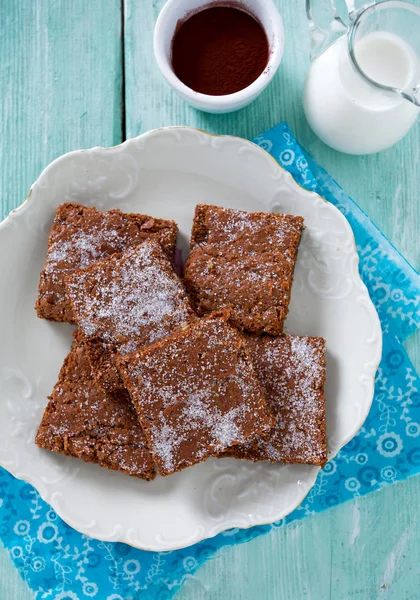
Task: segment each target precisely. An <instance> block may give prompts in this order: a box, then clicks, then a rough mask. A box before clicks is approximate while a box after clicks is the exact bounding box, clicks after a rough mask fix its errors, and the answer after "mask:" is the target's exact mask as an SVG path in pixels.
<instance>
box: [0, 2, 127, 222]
mask: <svg viewBox="0 0 420 600" xmlns="http://www.w3.org/2000/svg"><path fill="white" fill-rule="evenodd" d="M120 10H121V8H120V2H119V0H89V2H86V1H85V0H71V1H70V2H69V1H68V0H54V1H53V0H51V1H50V0H41V1H36V2H28V1H27V0H2V1H1V2H0V23H1V25H0V27H1V35H0V56H1V62H0V164H1V173H2V176H1V177H0V198H1V214H0V218H2V217H3V216H5V215H6V214H7V213H8V212H9V211H10V210H11V209H12V208H15V207H16V206H18V205H19V204H21V203H22V202H23V201H24V199H25V197H26V196H27V194H28V192H29V188H30V185H31V184H32V182H33V181H34V180H35V179H36V178H37V177H38V175H39V173H40V171H41V170H42V169H43V168H44V167H45V166H46V165H47V164H48V163H49V162H51V160H53V159H54V158H56V157H57V156H60V154H63V153H64V152H68V151H69V150H75V149H77V148H84V147H90V146H95V145H104V146H111V145H114V144H117V143H119V142H120V141H121V46H122V44H121V12H120Z"/></svg>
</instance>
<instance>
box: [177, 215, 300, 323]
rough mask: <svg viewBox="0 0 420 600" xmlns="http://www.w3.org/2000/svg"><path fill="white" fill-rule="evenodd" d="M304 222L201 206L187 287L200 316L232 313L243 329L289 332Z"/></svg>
mask: <svg viewBox="0 0 420 600" xmlns="http://www.w3.org/2000/svg"><path fill="white" fill-rule="evenodd" d="M302 229H303V218H302V217H294V216H291V215H279V214H269V213H248V212H244V211H239V210H231V209H226V208H219V207H217V206H207V205H205V204H199V205H198V206H197V207H196V210H195V216H194V223H193V228H192V236H191V252H190V255H189V257H188V259H187V262H186V265H185V284H186V286H187V290H188V291H189V293H190V295H191V297H192V300H193V302H194V304H195V308H196V311H197V313H198V314H199V315H203V314H205V313H207V312H209V311H213V310H219V309H223V308H226V307H230V308H231V323H232V324H233V325H234V326H235V327H237V328H238V329H241V330H246V331H250V332H255V333H263V332H267V333H270V334H273V335H278V334H279V333H281V332H282V330H283V323H284V320H285V318H286V315H287V311H288V306H289V300H290V293H291V289H292V282H293V271H294V266H295V262H296V256H297V250H298V246H299V241H300V237H301V233H302Z"/></svg>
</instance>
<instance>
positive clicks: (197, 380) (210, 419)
mask: <svg viewBox="0 0 420 600" xmlns="http://www.w3.org/2000/svg"><path fill="white" fill-rule="evenodd" d="M226 320H227V315H225V316H210V317H209V318H207V319H203V320H201V321H199V322H197V323H193V324H191V325H189V326H186V327H185V329H183V330H180V331H177V332H176V333H175V334H173V335H172V336H171V337H168V338H166V339H165V340H162V341H161V342H158V343H157V344H154V345H153V346H149V347H148V348H146V349H144V350H143V351H140V352H137V353H134V354H131V355H129V356H125V357H123V358H121V359H120V360H119V364H120V369H121V372H122V376H123V379H124V383H125V385H126V387H127V389H128V391H129V392H130V396H131V399H132V401H133V404H134V406H135V408H136V410H137V411H138V414H139V418H140V422H141V424H142V426H143V430H144V432H145V435H146V437H147V440H148V443H149V447H150V449H151V452H152V454H153V458H154V460H155V463H156V465H157V469H158V472H159V473H160V474H161V475H170V474H172V473H175V472H176V471H179V470H181V469H184V468H186V467H188V466H191V465H194V464H196V463H198V462H201V461H202V460H204V459H206V458H207V457H208V456H210V455H212V454H217V453H218V452H220V451H222V450H225V449H226V448H228V447H230V446H234V445H235V444H241V443H242V444H243V443H244V442H246V440H248V439H250V438H252V437H255V435H257V434H261V435H264V434H267V433H268V432H269V431H270V429H271V426H272V424H273V419H272V416H271V415H270V414H269V412H268V410H267V405H266V402H265V400H264V397H263V395H262V391H261V388H260V386H259V383H258V381H257V379H256V377H255V374H254V370H253V368H252V364H251V361H250V359H249V357H248V355H247V353H246V349H245V344H244V341H243V339H242V336H241V335H240V334H239V333H238V332H237V331H235V330H234V329H233V328H232V327H230V326H229V325H228V324H227V323H226Z"/></svg>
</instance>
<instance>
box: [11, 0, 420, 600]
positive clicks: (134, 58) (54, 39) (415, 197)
mask: <svg viewBox="0 0 420 600" xmlns="http://www.w3.org/2000/svg"><path fill="white" fill-rule="evenodd" d="M276 1H277V4H278V6H279V8H280V10H281V12H282V15H283V19H284V22H285V29H286V52H285V56H284V60H283V62H282V65H281V67H280V70H279V72H278V73H277V75H276V77H275V79H274V81H273V82H272V84H271V85H270V86H269V87H268V88H267V90H266V91H265V92H264V93H263V95H262V96H261V97H260V98H259V99H258V100H257V101H256V102H255V103H254V104H252V105H251V106H250V107H248V108H246V109H244V110H242V111H240V112H238V113H233V114H231V115H219V116H215V115H206V114H204V113H199V112H197V111H195V110H194V109H192V108H191V107H189V106H187V105H186V104H185V103H184V102H183V101H182V100H181V99H179V98H178V97H177V96H176V95H175V94H174V93H173V92H172V90H171V89H170V88H169V87H168V85H167V84H166V82H165V81H164V80H163V78H162V77H161V75H160V73H159V72H158V70H157V67H156V65H155V63H154V58H153V48H152V37H153V28H154V23H155V20H156V17H157V14H158V12H159V10H160V8H161V6H162V5H163V3H164V0H155V1H153V2H151V1H149V0H124V9H125V60H126V62H125V73H126V81H125V92H126V135H127V137H131V136H133V135H137V134H138V133H141V132H143V131H146V130H148V129H151V128H153V127H160V126H162V125H184V124H186V125H192V126H197V127H202V128H204V129H208V130H209V131H213V132H219V133H232V134H236V135H242V136H244V137H248V138H252V137H253V136H255V135H257V134H258V133H260V132H261V131H263V130H265V129H267V128H268V127H271V126H273V125H275V124H276V123H278V122H279V121H281V120H283V119H285V120H287V121H288V123H289V125H290V126H291V127H292V129H293V130H294V132H295V134H296V136H297V137H298V139H299V140H300V142H301V143H302V144H303V145H304V146H305V147H306V148H307V149H308V150H309V151H310V152H311V154H312V155H313V156H314V158H316V159H317V160H318V161H319V162H320V163H321V164H322V165H323V166H324V167H325V168H326V169H327V170H328V171H329V172H330V173H331V175H333V176H334V177H335V178H336V179H337V181H339V182H340V183H341V185H342V186H343V188H344V189H345V190H346V191H347V192H348V193H349V194H350V195H351V196H352V197H353V198H354V199H355V200H356V201H357V202H358V203H359V204H360V206H362V208H364V210H365V211H366V212H367V213H368V214H369V216H370V217H371V218H372V219H373V220H374V221H375V222H376V224H377V225H378V226H379V227H380V228H381V229H382V230H383V231H384V232H385V233H386V235H387V236H388V237H389V238H390V239H391V241H392V242H393V243H394V244H395V245H396V247H397V248H399V249H400V250H401V252H402V253H403V254H404V255H405V256H406V257H407V258H408V259H409V260H410V261H411V262H412V263H413V264H414V265H415V266H417V267H418V266H419V263H420V244H419V243H418V231H419V226H420V222H419V221H420V211H419V189H420V169H419V168H418V164H419V159H420V140H419V125H417V126H416V127H415V128H414V129H413V130H412V131H411V132H410V133H409V135H408V136H407V137H406V138H405V139H404V140H403V141H401V142H400V143H399V144H397V145H396V146H395V147H394V148H391V149H389V150H387V151H385V152H382V153H380V154H378V155H373V156H366V157H350V156H346V155H343V154H339V153H337V152H334V151H333V150H330V149H329V148H327V147H326V146H325V145H324V144H322V143H321V142H320V141H319V140H317V138H316V137H315V136H314V135H313V134H312V132H311V131H310V129H309V127H308V126H307V124H306V122H305V119H304V116H303V111H302V106H301V90H302V86H303V81H304V76H305V73H306V70H307V68H308V64H309V62H308V55H309V37H308V34H307V26H306V21H305V15H304V8H303V5H304V2H303V0H300V1H299V2H296V1H295V2H291V1H290V0H276ZM415 3H416V4H418V5H420V0H416V2H415ZM120 21H121V19H120V5H119V2H118V1H117V0H90V1H89V2H85V1H84V0H72V1H71V2H70V1H69V0H67V1H65V0H38V1H37V2H29V1H26V0H2V1H1V2H0V23H1V29H2V34H1V36H0V56H1V61H0V158H1V165H2V168H1V176H0V203H1V206H0V210H1V214H2V215H5V214H7V212H8V211H9V210H10V209H11V208H14V207H15V206H17V205H19V204H20V203H21V202H22V201H23V200H24V198H25V196H26V195H27V193H28V190H29V187H30V184H31V183H32V181H33V180H34V179H35V178H36V177H37V176H38V174H39V172H40V170H41V169H42V168H43V167H44V166H45V165H46V164H48V162H49V161H50V160H52V159H53V158H55V157H56V156H58V155H60V154H61V153H63V152H66V151H68V150H72V149H76V148H79V147H88V146H92V145H112V144H115V143H118V142H119V141H120V139H121V104H120V99H121V52H120V51H121V45H120ZM407 348H408V351H409V353H410V356H411V358H412V359H413V361H414V363H415V364H416V366H417V368H419V366H420V345H419V336H418V335H417V336H413V337H412V338H411V339H410V340H409V341H408V343H407ZM419 504H420V477H417V478H413V479H411V480H409V481H407V482H405V483H403V484H399V485H396V486H392V487H391V488H388V489H386V490H384V491H382V492H380V493H377V494H373V495H371V496H369V497H367V498H362V499H359V500H356V501H353V502H349V503H347V504H345V505H342V506H339V507H336V508H335V509H331V510H329V511H327V512H325V513H324V514H321V515H318V516H316V517H313V518H309V519H304V520H303V521H301V522H300V523H298V524H294V525H291V526H290V527H287V528H282V529H279V530H276V531H273V532H272V533H270V534H269V535H267V536H264V537H262V538H259V539H257V540H255V541H253V542H251V543H249V544H245V545H242V546H237V547H235V548H234V549H231V550H227V551H225V552H223V553H221V554H220V555H218V556H217V557H216V558H215V559H213V560H212V561H210V562H209V563H207V564H206V565H205V566H204V567H203V568H202V569H200V571H198V573H197V575H196V576H195V577H194V578H193V579H192V580H190V581H189V582H188V583H187V584H186V585H185V587H184V588H183V590H181V592H180V593H179V594H178V596H177V598H178V600H255V599H258V600H327V599H328V600H352V599H355V600H376V599H377V598H378V599H380V600H382V599H386V600H418V598H419V597H420V594H419V588H420V575H419V568H418V564H419V562H420V516H419V511H418V506H419ZM29 598H32V594H31V593H30V592H29V591H28V590H27V588H26V586H25V584H23V582H22V581H21V580H20V578H19V577H18V576H17V572H16V570H15V568H14V567H13V565H12V563H11V562H10V559H9V557H8V556H7V553H6V552H5V551H4V550H2V549H0V600H3V599H4V600H27V599H29ZM99 600H102V598H101V599H99Z"/></svg>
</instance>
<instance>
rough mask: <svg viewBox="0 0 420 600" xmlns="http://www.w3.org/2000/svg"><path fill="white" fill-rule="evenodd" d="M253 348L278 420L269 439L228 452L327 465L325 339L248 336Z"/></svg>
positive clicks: (250, 350)
mask: <svg viewBox="0 0 420 600" xmlns="http://www.w3.org/2000/svg"><path fill="white" fill-rule="evenodd" d="M246 341H247V350H248V352H249V355H250V357H251V359H252V363H253V365H254V369H255V372H256V374H257V377H258V379H259V381H260V383H261V386H262V389H263V392H264V396H265V399H266V401H267V403H268V406H269V407H270V410H271V413H272V414H273V415H274V417H275V421H276V422H275V426H274V428H273V430H272V432H271V434H270V436H269V437H268V438H266V439H263V438H261V437H257V438H256V439H255V440H253V441H252V442H250V443H247V444H245V445H243V446H235V447H234V448H232V449H231V450H228V452H227V453H225V454H228V455H230V456H235V457H236V458H248V459H250V460H254V461H259V460H270V461H280V462H283V463H305V464H311V465H324V464H325V463H326V462H327V439H326V425H325V395H324V384H325V376H326V363H325V340H324V339H323V338H320V337H297V336H292V335H282V336H279V337H275V338H272V337H269V336H265V337H262V338H255V337H251V336H247V337H246Z"/></svg>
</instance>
